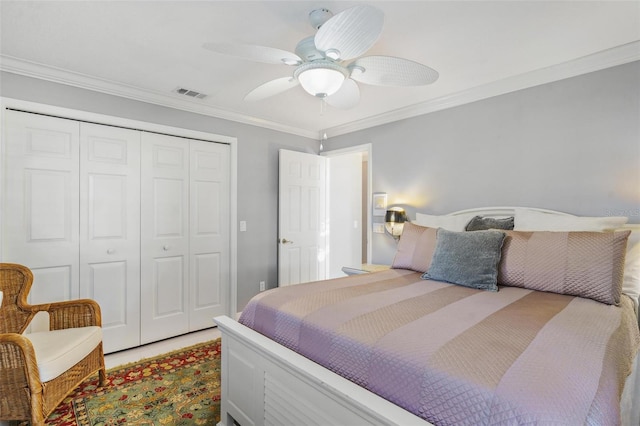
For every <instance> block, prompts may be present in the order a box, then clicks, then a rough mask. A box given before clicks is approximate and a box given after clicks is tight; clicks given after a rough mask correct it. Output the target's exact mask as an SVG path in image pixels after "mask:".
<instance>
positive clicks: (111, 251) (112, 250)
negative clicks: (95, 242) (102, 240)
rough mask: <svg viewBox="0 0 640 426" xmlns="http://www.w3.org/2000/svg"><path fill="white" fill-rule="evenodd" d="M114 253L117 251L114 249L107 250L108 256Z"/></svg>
mask: <svg viewBox="0 0 640 426" xmlns="http://www.w3.org/2000/svg"><path fill="white" fill-rule="evenodd" d="M114 251H115V250H114V249H112V248H110V249H107V254H113V252H114Z"/></svg>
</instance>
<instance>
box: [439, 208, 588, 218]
mask: <svg viewBox="0 0 640 426" xmlns="http://www.w3.org/2000/svg"><path fill="white" fill-rule="evenodd" d="M516 209H518V210H530V211H535V212H538V213H547V214H552V215H560V216H575V215H572V214H569V213H564V212H560V211H556V210H548V209H539V208H535V207H508V206H502V207H478V208H474V209H466V210H458V211H455V212H452V213H449V214H448V216H470V215H477V216H491V217H503V216H504V217H508V216H513V215H514V214H515V212H516Z"/></svg>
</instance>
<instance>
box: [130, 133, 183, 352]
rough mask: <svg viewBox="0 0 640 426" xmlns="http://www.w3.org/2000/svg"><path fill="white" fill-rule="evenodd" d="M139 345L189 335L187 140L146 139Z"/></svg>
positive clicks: (155, 136)
mask: <svg viewBox="0 0 640 426" xmlns="http://www.w3.org/2000/svg"><path fill="white" fill-rule="evenodd" d="M141 164H142V174H141V201H142V203H141V214H142V219H141V226H140V231H141V242H140V244H141V253H142V255H141V259H140V264H141V279H140V285H141V296H140V297H141V305H140V315H141V319H140V331H141V343H143V344H144V343H149V342H153V341H156V340H160V339H164V338H167V337H171V336H176V335H179V334H183V333H187V332H188V331H189V312H188V305H189V286H188V285H189V280H188V278H189V140H187V139H183V138H178V137H173V136H166V135H160V134H155V133H143V134H142V156H141Z"/></svg>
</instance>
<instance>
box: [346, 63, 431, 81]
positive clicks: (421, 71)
mask: <svg viewBox="0 0 640 426" xmlns="http://www.w3.org/2000/svg"><path fill="white" fill-rule="evenodd" d="M347 68H349V69H350V70H351V78H353V79H354V80H356V81H359V82H361V83H366V84H373V85H376V86H422V85H425V84H431V83H433V82H434V81H436V80H437V79H438V77H439V74H438V71H436V70H434V69H433V68H429V67H428V66H426V65H422V64H419V63H418V62H414V61H411V60H409V59H402V58H394V57H392V56H365V57H364V58H359V59H357V60H355V61H354V62H352V63H351V64H349V66H348V67H347Z"/></svg>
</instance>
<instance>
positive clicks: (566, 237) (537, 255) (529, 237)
mask: <svg viewBox="0 0 640 426" xmlns="http://www.w3.org/2000/svg"><path fill="white" fill-rule="evenodd" d="M516 217H517V216H516ZM505 232H506V233H507V238H506V239H505V243H504V247H503V249H502V261H501V262H500V268H499V274H498V283H499V284H503V285H509V286H513V287H523V288H528V289H532V290H540V291H549V292H553V293H560V294H568V295H572V296H580V297H585V298H589V299H593V300H596V301H598V302H602V303H606V304H609V305H617V304H618V303H620V293H621V289H622V277H623V269H624V258H625V251H626V245H627V239H628V238H629V234H630V231H623V232H545V231H539V232H524V231H505Z"/></svg>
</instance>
